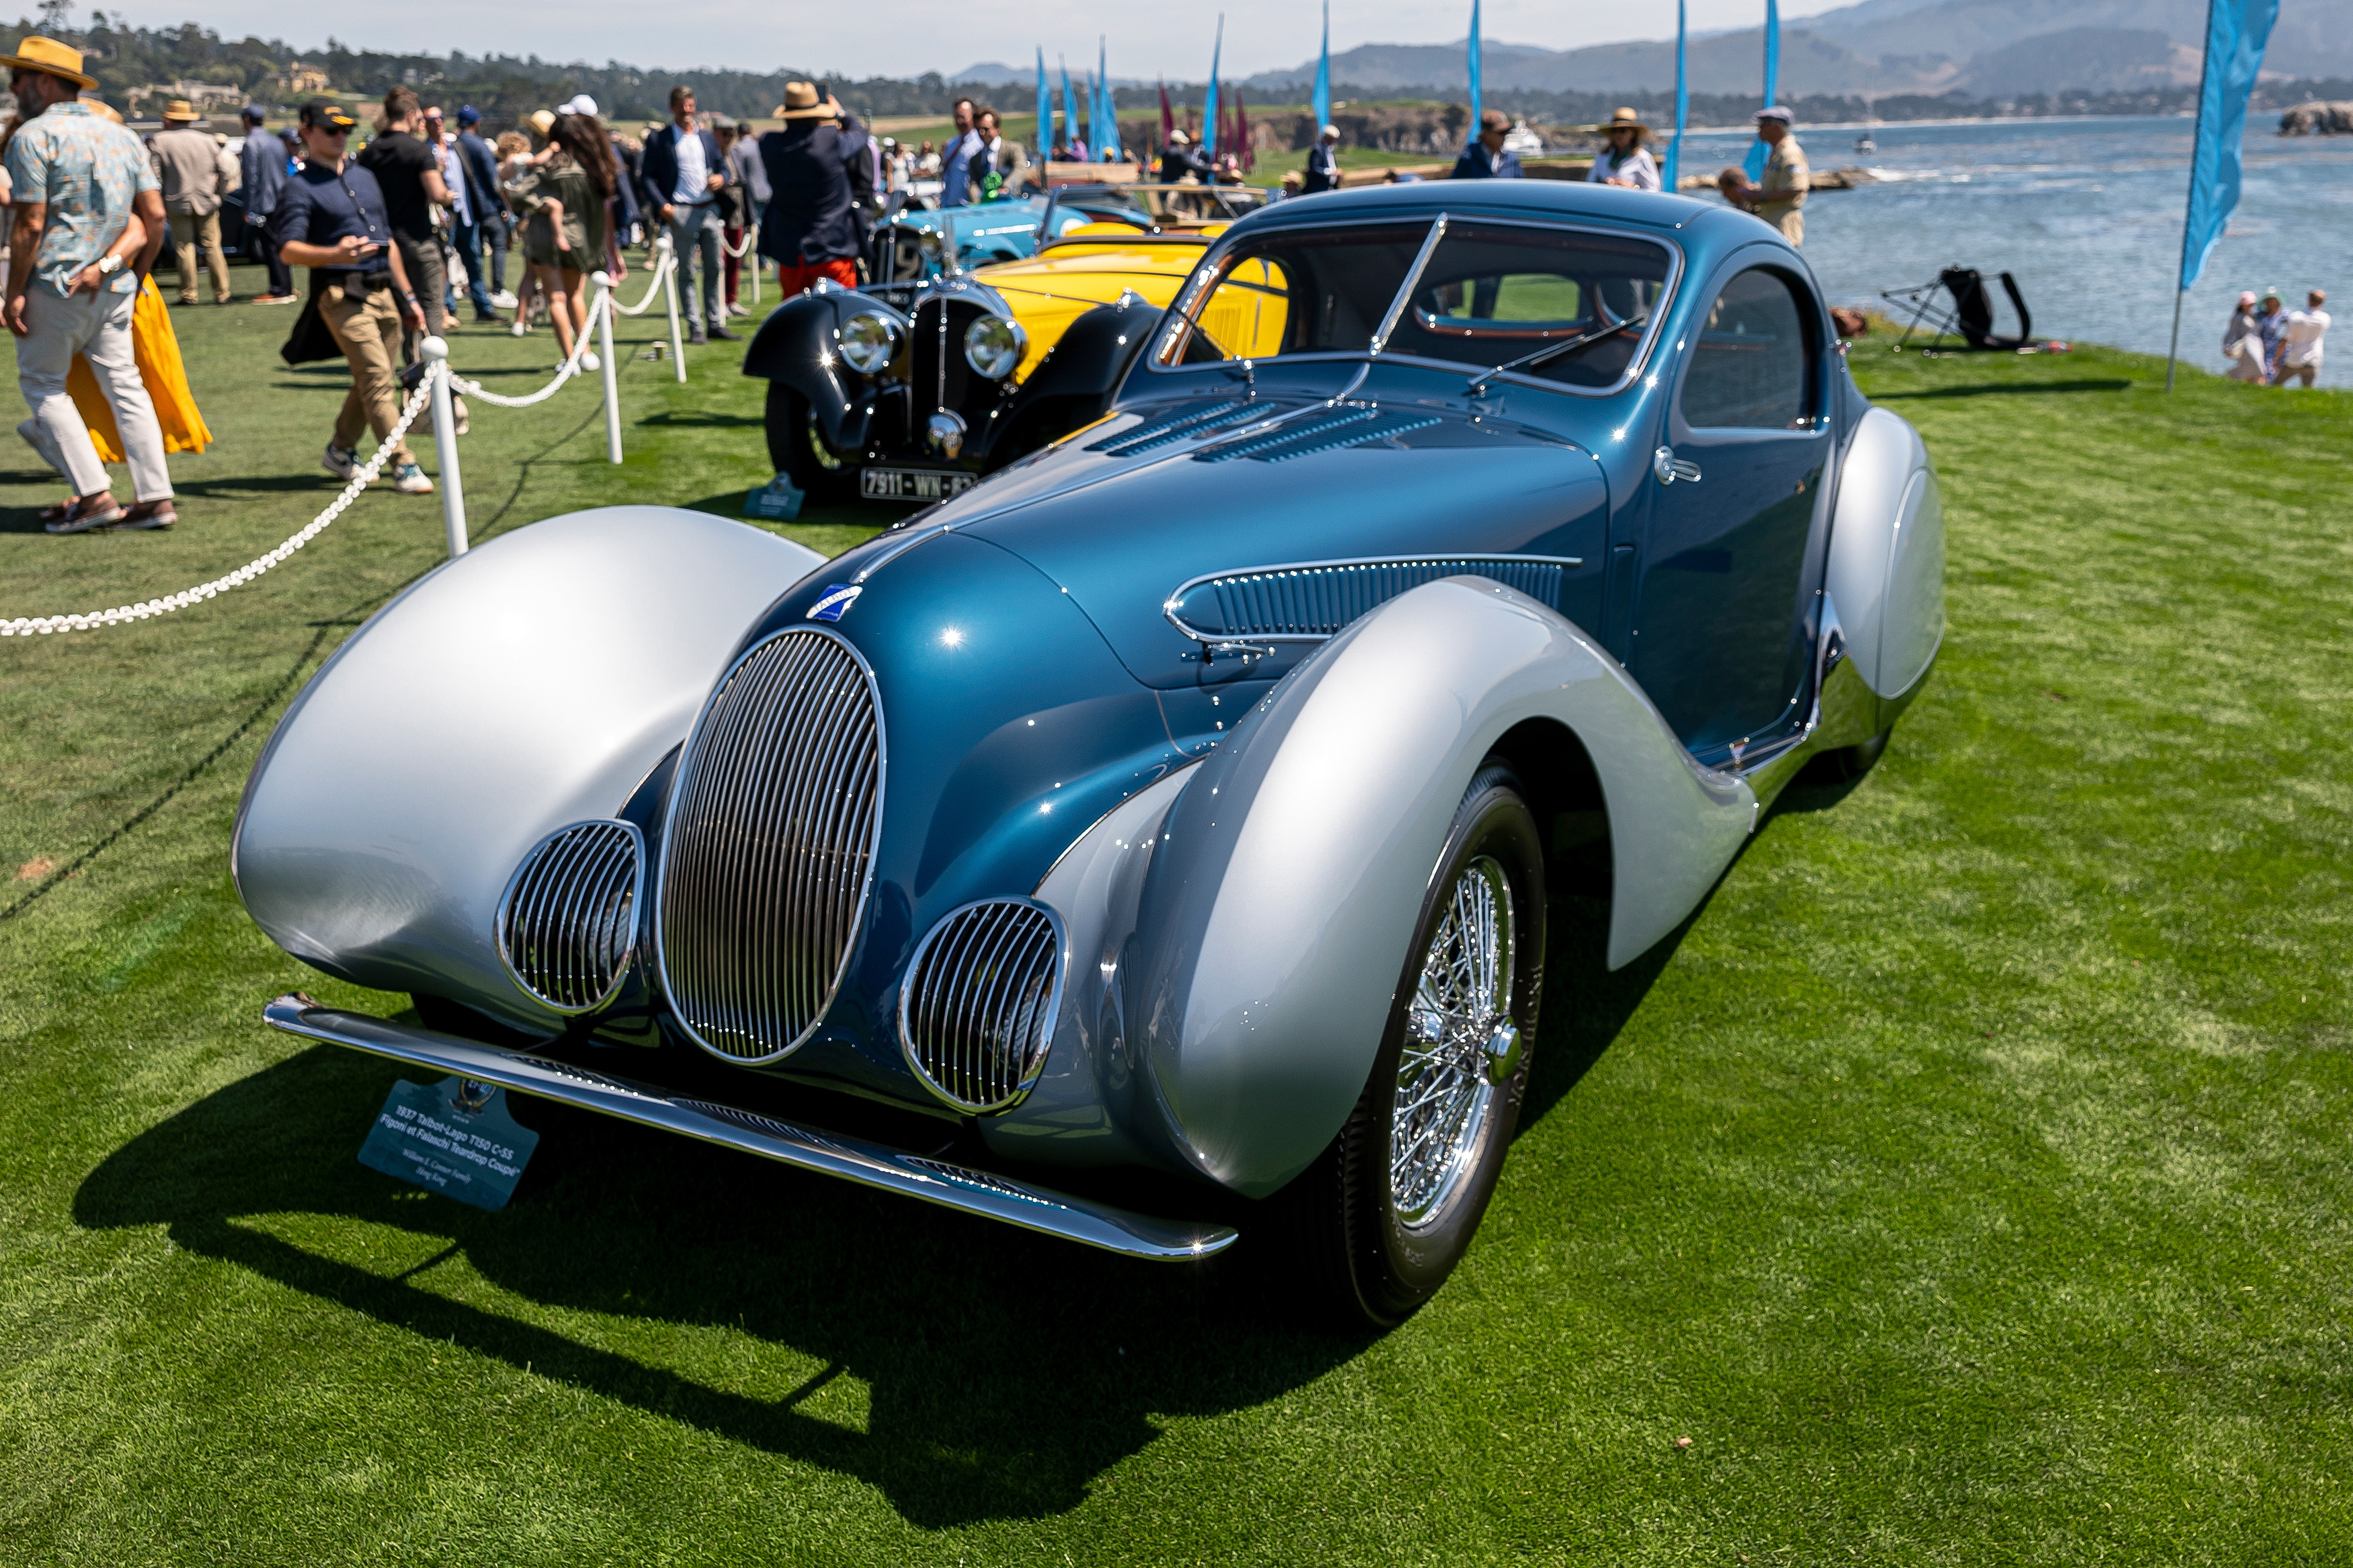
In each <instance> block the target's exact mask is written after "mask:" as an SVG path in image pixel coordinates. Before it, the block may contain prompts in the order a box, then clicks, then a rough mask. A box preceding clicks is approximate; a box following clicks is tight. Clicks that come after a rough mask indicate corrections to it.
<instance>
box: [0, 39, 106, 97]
mask: <svg viewBox="0 0 2353 1568" xmlns="http://www.w3.org/2000/svg"><path fill="white" fill-rule="evenodd" d="M0 65H5V66H6V67H7V68H9V69H10V70H12V71H14V70H27V71H47V73H48V74H49V75H51V76H55V77H63V78H64V79H66V80H68V81H69V82H71V83H73V84H74V85H75V86H76V87H96V86H97V85H98V79H97V78H96V77H94V76H84V75H83V74H82V68H81V51H80V50H79V49H77V48H75V47H72V46H71V45H69V44H61V43H59V42H58V41H57V40H56V39H55V38H44V37H40V36H39V35H38V34H33V35H29V36H27V37H26V39H25V41H24V42H23V43H21V44H18V45H17V46H16V53H15V54H13V55H0Z"/></svg>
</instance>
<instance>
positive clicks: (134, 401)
mask: <svg viewBox="0 0 2353 1568" xmlns="http://www.w3.org/2000/svg"><path fill="white" fill-rule="evenodd" d="M0 61H5V63H6V65H7V67H8V86H9V88H10V89H12V90H13V91H14V92H15V93H16V106H17V112H18V113H20V114H22V115H23V116H24V117H25V123H24V126H23V128H22V129H21V130H19V131H18V132H16V139H15V140H14V141H12V142H9V144H8V159H7V169H8V181H9V185H10V189H11V191H12V194H13V197H14V201H15V204H16V205H15V207H14V209H13V224H12V226H11V227H10V230H9V253H8V256H9V259H8V285H7V300H6V304H5V316H6V319H7V322H8V330H9V331H12V332H14V333H16V337H17V340H18V341H17V344H16V385H17V387H18V388H19V389H20V390H21V391H22V392H23V393H24V395H25V402H26V405H28V406H29V407H30V408H31V409H32V415H33V416H32V417H31V418H29V419H27V420H26V421H25V422H24V423H23V424H22V425H19V426H16V432H17V434H18V435H21V436H22V437H25V439H26V441H28V442H30V443H31V444H32V447H33V449H34V450H35V451H37V452H38V453H40V454H41V456H42V457H43V458H46V459H47V461H48V463H49V465H50V467H52V468H56V469H57V470H58V472H59V473H61V474H63V475H65V476H66V478H67V479H69V480H70V481H71V483H72V485H73V488H74V493H73V494H72V496H70V497H69V498H68V499H67V500H66V501H65V502H64V503H63V504H61V505H59V506H56V507H52V508H50V509H49V510H48V511H47V513H45V514H44V515H43V521H45V522H46V523H47V526H48V531H50V532H51V533H87V532H90V531H92V530H95V529H144V528H169V527H171V526H172V524H173V523H174V522H176V521H179V520H178V518H177V517H176V516H174V512H173V509H172V478H171V475H170V473H169V472H168V471H167V470H166V469H165V468H164V432H163V429H162V427H161V426H159V425H158V424H157V423H156V420H155V405H153V403H152V402H150V401H149V400H148V396H147V385H146V383H144V382H143V381H142V380H141V379H140V376H139V362H138V360H137V358H136V357H135V356H134V355H133V353H132V347H131V312H132V306H133V304H134V303H135V302H136V301H137V300H138V297H139V289H140V286H141V284H142V282H143V281H144V280H145V279H146V276H147V273H148V270H149V269H150V268H153V266H154V265H155V253H156V252H157V251H158V250H159V249H161V248H162V247H163V243H164V235H165V234H166V233H167V232H169V225H168V223H167V221H166V219H165V218H164V198H163V195H162V194H161V192H160V191H159V190H158V189H157V186H156V180H155V171H154V169H153V167H152V166H151V165H150V164H149V163H148V161H147V150H146V149H145V148H144V147H142V146H141V145H140V144H139V139H138V138H137V137H136V136H133V135H132V133H131V132H129V131H127V130H125V129H124V128H123V127H122V126H121V125H119V124H117V123H115V122H114V121H111V120H109V119H107V118H106V117H105V116H104V115H101V114H100V113H98V112H96V111H95V110H92V109H91V108H90V105H88V104H86V103H83V102H81V101H80V100H79V98H78V97H77V96H76V95H77V92H78V91H79V89H82V88H86V87H94V86H96V85H97V84H96V83H95V82H94V81H92V80H91V79H90V78H89V77H87V76H84V75H83V74H82V70H81V53H80V51H79V50H78V49H71V48H69V47H66V46H65V45H63V44H60V43H58V42H57V41H55V40H54V39H50V38H43V37H28V38H26V40H25V41H24V42H23V43H22V44H20V45H18V46H17V49H16V53H15V54H13V55H0ZM77 353H79V354H80V355H82V356H83V357H84V358H86V359H87V360H89V361H90V371H91V373H92V374H94V375H95V376H96V378H97V381H98V388H99V391H100V394H101V395H104V397H105V398H106V401H107V405H108V406H109V407H111V408H112V409H113V410H114V423H115V426H116V427H117V428H118V429H119V430H120V431H121V435H122V450H123V454H124V456H125V457H126V458H128V459H129V461H130V465H131V478H132V484H133V485H134V486H135V487H136V489H137V492H138V493H137V504H136V505H134V506H132V507H131V508H130V509H128V510H125V509H124V508H123V507H121V506H120V505H118V504H117V503H116V501H115V500H114V495H113V491H112V489H111V482H110V481H109V480H108V479H107V477H106V467H105V465H104V464H102V463H100V461H99V460H98V448H97V447H96V446H94V445H93V444H92V443H91V441H90V426H88V425H87V424H85V423H83V421H82V416H81V411H80V410H79V409H78V408H76V407H75V406H74V401H73V397H72V395H70V394H69V393H68V392H67V391H66V374H67V373H68V372H69V371H70V370H71V369H72V368H73V356H74V355H75V354H77Z"/></svg>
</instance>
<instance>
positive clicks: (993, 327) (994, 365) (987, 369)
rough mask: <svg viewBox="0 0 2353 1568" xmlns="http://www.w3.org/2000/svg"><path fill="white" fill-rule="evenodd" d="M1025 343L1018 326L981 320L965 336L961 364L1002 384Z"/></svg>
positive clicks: (998, 318) (998, 319) (993, 318)
mask: <svg viewBox="0 0 2353 1568" xmlns="http://www.w3.org/2000/svg"><path fill="white" fill-rule="evenodd" d="M1025 342H1028V339H1027V337H1026V336H1025V335H1024V333H1023V332H1022V331H1021V324H1020V323H1019V322H1018V321H1007V320H1006V319H1005V318H1004V317H1002V316H983V317H982V318H981V319H980V320H978V321H975V322H974V323H973V324H972V326H971V327H970V328H969V329H968V330H967V331H965V335H964V359H965V363H966V364H968V365H970V366H972V368H973V369H975V370H976V371H978V372H980V374H983V375H985V376H987V377H988V379H989V380H991V381H1003V380H1004V379H1005V378H1006V377H1007V376H1008V375H1011V374H1013V367H1014V366H1015V365H1017V364H1019V363H1021V349H1022V346H1023V344H1024V343H1025Z"/></svg>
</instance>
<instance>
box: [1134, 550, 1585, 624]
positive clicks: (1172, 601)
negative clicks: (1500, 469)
mask: <svg viewBox="0 0 2353 1568" xmlns="http://www.w3.org/2000/svg"><path fill="white" fill-rule="evenodd" d="M1450 561H1463V562H1477V561H1495V562H1505V561H1509V562H1525V563H1530V564H1533V565H1537V566H1557V567H1559V568H1560V569H1561V570H1562V571H1563V572H1569V571H1573V570H1574V569H1576V568H1577V567H1579V566H1582V565H1584V564H1585V558H1584V557H1583V556H1581V555H1515V554H1512V553H1510V552H1493V553H1487V554H1472V553H1464V554H1439V555H1349V556H1343V557H1341V558H1339V559H1337V560H1334V561H1281V562H1275V563H1271V564H1268V565H1265V566H1229V567H1227V568H1226V569H1225V570H1224V571H1222V572H1204V573H1202V574H1200V575H1199V576H1198V577H1187V579H1185V581H1183V582H1182V583H1179V584H1176V587H1175V589H1173V590H1172V591H1171V592H1170V593H1169V595H1168V597H1167V598H1166V599H1165V600H1163V601H1162V602H1161V605H1160V614H1161V616H1163V617H1164V618H1165V619H1166V621H1167V622H1168V624H1169V625H1170V626H1175V627H1176V630H1177V631H1178V632H1179V633H1181V634H1182V635H1184V636H1185V637H1190V638H1191V639H1192V640H1193V641H1195V642H1198V643H1229V642H1232V641H1235V640H1236V639H1238V638H1239V639H1241V640H1245V641H1249V642H1254V643H1321V642H1330V641H1331V640H1332V639H1333V638H1334V637H1337V636H1339V635H1340V634H1339V633H1338V632H1266V633H1258V632H1251V633H1248V634H1244V633H1240V632H1205V631H1202V630H1200V629H1199V628H1198V627H1197V626H1187V625H1186V624H1185V623H1184V622H1183V621H1182V620H1180V619H1178V618H1177V615H1176V608H1177V606H1178V605H1181V604H1182V603H1184V600H1185V595H1187V594H1189V593H1191V592H1192V591H1193V590H1194V589H1196V588H1198V587H1199V586H1201V584H1204V583H1216V582H1220V581H1222V580H1223V579H1225V578H1228V577H1258V576H1264V575H1267V574H1271V573H1276V572H1317V571H1327V570H1330V569H1332V568H1335V567H1342V566H1419V565H1435V564H1438V563H1444V562H1450ZM1351 624H1353V623H1351Z"/></svg>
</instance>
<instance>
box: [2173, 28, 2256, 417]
mask: <svg viewBox="0 0 2353 1568" xmlns="http://www.w3.org/2000/svg"><path fill="white" fill-rule="evenodd" d="M2278 20H2279V0H2207V4H2206V59H2205V63H2204V64H2203V65H2202V66H2201V67H2200V68H2199V75H2198V133H2197V137H2196V139H2195V140H2194V141H2193V142H2191V143H2190V153H2189V212H2188V214H2187V215H2186V216H2184V217H2183V219H2182V223H2181V286H2180V287H2179V289H2176V290H2175V291H2174V295H2173V342H2172V343H2171V344H2170V345H2169V346H2168V348H2167V349H2166V351H2165V390H2166V391H2168V392H2171V391H2172V390H2173V362H2174V360H2175V359H2176V358H2178V357H2179V354H2180V352H2181V301H2182V300H2184V299H2186V298H2187V297H2188V296H2189V287H2190V285H2191V284H2193V283H2195V282H2197V281H2198V279H2199V276H2200V274H2201V273H2203V272H2204V271H2205V270H2206V258H2208V257H2210V256H2211V255H2212V254H2213V253H2214V247H2215V244H2216V243H2217V242H2218V241H2220V240H2221V237H2222V230H2223V228H2224V226H2227V225H2228V224H2229V223H2230V221H2231V212H2232V208H2234V207H2236V206H2237V205H2239V143H2240V142H2241V140H2242V139H2243V138H2244V137H2245V135H2246V132H2247V95H2248V94H2249V93H2251V92H2253V90H2254V87H2255V77H2256V74H2257V73H2258V72H2260V71H2261V70H2262V69H2263V47H2264V46H2265V45H2266V44H2268V43H2270V42H2271V37H2272V24H2273V23H2274V22H2276V21H2278Z"/></svg>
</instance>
